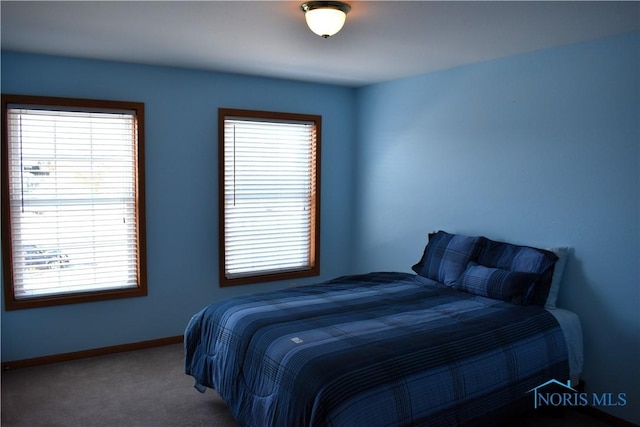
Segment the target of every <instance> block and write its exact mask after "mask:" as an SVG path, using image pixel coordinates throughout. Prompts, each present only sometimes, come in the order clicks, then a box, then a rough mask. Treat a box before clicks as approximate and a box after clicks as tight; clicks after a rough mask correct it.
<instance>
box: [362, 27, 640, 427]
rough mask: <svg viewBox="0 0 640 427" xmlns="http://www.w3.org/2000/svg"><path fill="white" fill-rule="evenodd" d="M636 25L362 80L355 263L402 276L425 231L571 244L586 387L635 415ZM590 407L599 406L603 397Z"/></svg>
mask: <svg viewBox="0 0 640 427" xmlns="http://www.w3.org/2000/svg"><path fill="white" fill-rule="evenodd" d="M639 61H640V35H639V34H638V33H636V34H631V35H624V36H619V37H614V38H607V39H602V40H598V41H593V42H588V43H582V44H577V45H571V46H564V47H559V48H554V49H549V50H544V51H538V52H534V53H530V54H524V55H517V56H510V57H507V58H504V59H500V60H495V61H490V62H486V63H480V64H475V65H472V66H467V67H460V68H456V69H451V70H447V71H442V72H437V73H431V74H427V75H423V76H419V77H413V78H407V79H402V80H396V81H392V82H389V83H384V84H378V85H374V86H370V87H366V88H363V89H360V90H359V92H358V94H357V111H358V130H357V132H358V135H357V143H358V147H357V153H358V157H357V172H356V177H357V178H356V188H357V189H358V191H357V193H356V195H357V199H356V209H355V218H358V222H357V223H356V224H357V226H358V227H357V230H356V232H355V233H356V236H355V240H354V245H355V246H354V251H353V252H354V254H355V256H356V259H355V260H354V270H355V271H368V270H372V269H376V270H400V271H410V267H411V265H412V264H413V263H415V262H416V261H417V260H418V259H419V258H420V255H421V253H422V250H423V248H424V245H425V243H426V235H427V233H428V232H429V231H432V230H438V229H444V230H448V231H451V232H458V233H464V234H471V235H478V234H480V235H486V236H487V237H490V238H494V239H498V240H506V241H510V242H513V243H519V244H527V245H533V246H540V247H551V246H561V245H563V246H571V247H573V248H574V255H573V257H572V258H571V259H570V260H569V264H568V266H567V268H568V271H567V273H566V274H565V276H564V281H563V284H562V286H563V287H562V288H561V292H560V298H559V306H561V307H565V308H568V309H570V310H573V311H575V312H576V313H578V314H579V315H580V317H581V319H582V323H583V329H584V340H585V367H584V380H585V381H586V386H587V391H588V392H615V393H618V392H625V393H627V396H628V400H629V403H628V405H627V406H626V407H624V408H607V409H606V410H607V411H609V412H612V413H614V414H615V415H617V416H621V417H624V418H626V419H628V420H631V421H634V422H636V423H640V383H639V382H638V378H640V362H639V361H640V293H639V286H640V267H639V265H640V229H639V224H640V105H639V103H640V86H639V85H640V83H639V76H640V67H639ZM602 409H604V408H602Z"/></svg>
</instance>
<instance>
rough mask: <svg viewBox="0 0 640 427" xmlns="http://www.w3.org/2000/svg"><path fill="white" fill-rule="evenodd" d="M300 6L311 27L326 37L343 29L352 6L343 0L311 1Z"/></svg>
mask: <svg viewBox="0 0 640 427" xmlns="http://www.w3.org/2000/svg"><path fill="white" fill-rule="evenodd" d="M300 8H301V9H302V11H303V12H304V18H305V19H306V21H307V25H308V26H309V29H310V30H311V31H313V32H314V33H316V34H317V35H319V36H321V37H324V38H325V39H326V38H327V37H330V36H332V35H334V34H335V33H337V32H338V31H340V30H341V29H342V26H343V25H344V21H345V19H347V13H348V12H349V11H350V10H351V6H349V5H348V4H346V3H343V2H341V1H309V2H306V3H304V4H303V5H302V6H300Z"/></svg>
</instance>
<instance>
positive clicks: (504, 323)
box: [185, 273, 569, 427]
mask: <svg viewBox="0 0 640 427" xmlns="http://www.w3.org/2000/svg"><path fill="white" fill-rule="evenodd" d="M185 353H186V359H185V370H186V373H187V374H189V375H192V376H193V377H194V378H195V379H196V382H197V383H198V384H197V385H198V386H204V387H211V388H214V389H215V390H217V391H218V393H219V394H220V395H221V396H222V398H223V399H224V400H225V401H226V402H227V404H228V406H229V408H230V410H231V412H232V413H233V415H234V417H235V418H236V419H237V420H238V421H239V422H240V423H241V424H242V425H245V426H255V427H263V426H278V427H280V426H282V427H294V426H349V427H352V426H367V427H373V426H403V425H406V426H409V425H429V426H439V425H452V426H453V425H463V424H477V423H483V424H487V423H495V422H499V421H501V420H504V419H507V418H508V417H509V416H511V415H515V414H517V413H520V412H521V411H522V410H527V409H531V408H533V396H532V395H531V394H528V393H527V392H528V391H529V390H531V389H532V388H534V387H536V386H538V385H540V384H542V383H544V382H546V381H548V380H550V379H557V380H559V381H563V380H566V379H567V378H568V376H569V372H568V371H569V368H568V362H567V350H566V345H565V341H564V336H563V334H562V331H561V329H560V327H559V325H558V323H557V322H556V320H555V318H554V317H553V316H552V315H551V314H549V313H548V312H547V311H545V310H544V309H542V308H540V307H533V306H516V305H512V304H509V303H506V302H503V301H497V300H491V299H488V298H483V297H479V296H475V295H472V294H469V293H465V292H462V291H457V290H455V289H452V288H449V287H446V286H443V285H441V284H439V283H437V282H434V281H431V280H429V279H425V278H423V277H420V276H415V275H412V274H406V273H371V274H366V275H358V276H345V277H340V278H337V279H334V280H330V281H328V282H324V283H321V284H317V285H310V286H301V287H296V288H289V289H285V290H280V291H273V292H265V293H259V294H252V295H246V296H240V297H234V298H230V299H227V300H225V301H222V302H219V303H215V304H212V305H210V306H208V307H206V308H205V309H203V310H202V311H200V312H199V313H197V314H196V315H195V316H193V318H192V319H191V321H190V322H189V324H188V326H187V329H186V332H185Z"/></svg>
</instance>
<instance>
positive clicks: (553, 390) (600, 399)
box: [527, 379, 627, 409]
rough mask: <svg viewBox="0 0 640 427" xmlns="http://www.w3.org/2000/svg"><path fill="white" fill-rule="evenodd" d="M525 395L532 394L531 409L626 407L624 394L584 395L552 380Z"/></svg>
mask: <svg viewBox="0 0 640 427" xmlns="http://www.w3.org/2000/svg"><path fill="white" fill-rule="evenodd" d="M527 393H533V397H534V403H533V407H534V408H536V409H538V408H539V407H541V406H555V407H557V406H604V407H606V406H626V405H627V394H626V393H584V392H579V391H578V390H576V389H575V388H573V387H572V385H571V380H568V381H567V382H566V383H563V382H561V381H558V380H556V379H552V380H549V381H547V382H546V383H544V384H540V385H539V386H537V387H534V388H532V389H531V390H529V391H528V392H527Z"/></svg>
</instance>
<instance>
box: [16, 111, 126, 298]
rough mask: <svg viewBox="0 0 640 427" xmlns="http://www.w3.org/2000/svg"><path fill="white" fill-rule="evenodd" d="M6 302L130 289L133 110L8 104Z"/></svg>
mask: <svg viewBox="0 0 640 427" xmlns="http://www.w3.org/2000/svg"><path fill="white" fill-rule="evenodd" d="M8 125H9V127H8V132H9V140H8V141H9V146H8V148H9V168H10V171H9V182H10V215H11V233H12V245H13V265H14V269H13V274H14V292H15V297H16V299H21V298H23V299H24V298H29V297H37V296H50V295H60V294H68V293H76V292H86V291H96V290H107V289H123V288H132V287H136V286H137V277H138V275H137V273H138V272H137V226H136V153H137V149H136V136H135V135H136V129H135V126H136V119H135V116H134V113H133V112H122V113H112V112H108V113H101V112H98V113H96V112H70V111H55V110H43V109H30V108H19V107H13V108H12V107H11V106H10V107H9V109H8Z"/></svg>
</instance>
